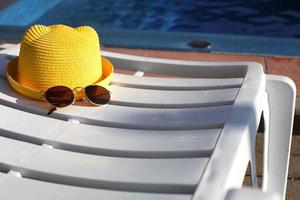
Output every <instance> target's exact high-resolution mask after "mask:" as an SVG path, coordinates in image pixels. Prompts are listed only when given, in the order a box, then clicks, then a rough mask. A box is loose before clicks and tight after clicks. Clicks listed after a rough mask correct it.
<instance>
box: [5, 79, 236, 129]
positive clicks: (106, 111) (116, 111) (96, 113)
mask: <svg viewBox="0 0 300 200" xmlns="http://www.w3.org/2000/svg"><path fill="white" fill-rule="evenodd" d="M0 104H2V105H5V106H10V107H14V108H17V109H20V110H25V111H29V112H33V113H38V114H41V115H46V114H47V113H48V110H49V109H50V106H49V105H47V103H45V102H43V101H34V100H32V99H28V98H24V96H22V95H20V94H18V93H17V92H15V91H14V90H12V88H11V87H10V86H9V85H8V83H7V81H5V80H3V79H0ZM230 109H231V106H230V105H226V106H215V107H203V108H202V107H201V108H180V109H174V108H172V109H158V108H138V107H128V106H118V105H105V106H101V107H95V106H91V105H90V104H88V103H83V102H77V103H76V104H75V105H73V106H69V107H67V108H63V109H58V110H57V111H56V112H55V113H53V114H51V117H56V118H60V119H64V120H68V119H77V120H79V121H81V122H82V123H87V124H96V125H103V126H110V127H118V128H131V129H155V130H168V129H169V130H170V129H171V130H176V129H207V128H220V127H222V126H223V124H224V122H225V120H226V116H227V114H228V112H229V111H230Z"/></svg>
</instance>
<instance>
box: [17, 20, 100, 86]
mask: <svg viewBox="0 0 300 200" xmlns="http://www.w3.org/2000/svg"><path fill="white" fill-rule="evenodd" d="M17 70H18V77H17V79H18V81H19V83H21V84H23V85H25V86H27V87H30V88H33V89H36V90H46V89H48V88H49V87H52V86H57V85H64V86H67V87H70V88H72V89H73V88H75V87H85V86H87V85H90V84H93V83H95V82H97V81H98V79H99V78H100V77H101V75H102V65H101V55H100V45H99V38H98V34H97V32H96V31H95V30H94V29H93V28H91V27H88V26H81V27H77V28H72V27H69V26H65V25H53V26H43V25H35V26H32V27H30V28H29V29H28V30H27V31H26V33H25V34H24V36H23V39H22V42H21V49H20V54H19V60H18V69H17Z"/></svg>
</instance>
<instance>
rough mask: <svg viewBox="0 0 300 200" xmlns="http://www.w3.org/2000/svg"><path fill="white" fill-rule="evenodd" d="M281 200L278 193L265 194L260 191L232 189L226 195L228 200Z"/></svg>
mask: <svg viewBox="0 0 300 200" xmlns="http://www.w3.org/2000/svg"><path fill="white" fill-rule="evenodd" d="M253 199H255V200H280V195H279V194H277V193H268V192H263V191H261V190H259V189H252V188H242V189H232V190H230V191H229V192H228V194H227V195H226V200H253Z"/></svg>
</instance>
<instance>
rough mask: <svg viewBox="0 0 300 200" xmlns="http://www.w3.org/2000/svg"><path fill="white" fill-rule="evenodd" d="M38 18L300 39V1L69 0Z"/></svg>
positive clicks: (47, 21)
mask: <svg viewBox="0 0 300 200" xmlns="http://www.w3.org/2000/svg"><path fill="white" fill-rule="evenodd" d="M34 23H42V24H55V23H64V24H68V25H72V26H77V25H82V24H88V25H91V26H93V27H95V28H114V29H118V28H122V29H138V30H159V31H180V32H201V33H221V34H238V35H255V36H276V37H289V38H300V1H299V0H251V1H246V0H228V1H225V0H214V1H211V0H101V1H96V0H80V1H74V0H63V1H61V2H60V3H58V4H57V5H56V6H55V7H53V8H52V9H50V10H49V11H47V12H46V13H45V14H44V15H43V16H42V17H41V18H39V19H37V20H35V21H33V22H32V24H34Z"/></svg>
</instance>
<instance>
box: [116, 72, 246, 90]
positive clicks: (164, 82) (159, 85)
mask: <svg viewBox="0 0 300 200" xmlns="http://www.w3.org/2000/svg"><path fill="white" fill-rule="evenodd" d="M112 84H113V85H121V86H126V87H133V88H145V89H159V90H206V89H224V88H239V87H240V86H241V85H242V84H243V78H206V79H205V78H161V77H160V78H158V77H139V76H133V75H128V74H120V73H114V76H113V80H112Z"/></svg>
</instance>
